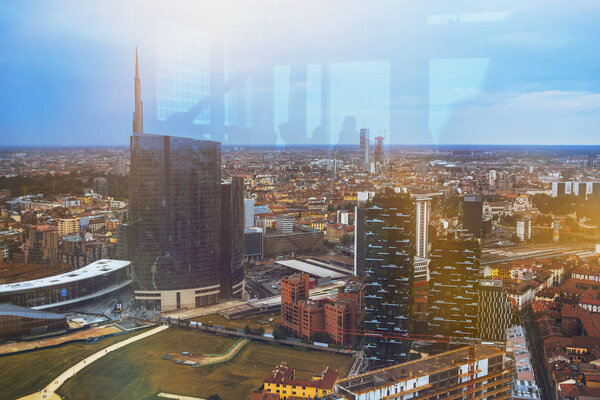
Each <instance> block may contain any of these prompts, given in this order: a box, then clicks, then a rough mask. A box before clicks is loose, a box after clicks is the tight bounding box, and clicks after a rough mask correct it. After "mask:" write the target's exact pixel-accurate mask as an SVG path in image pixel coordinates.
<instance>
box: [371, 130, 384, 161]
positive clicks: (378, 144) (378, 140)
mask: <svg viewBox="0 0 600 400" xmlns="http://www.w3.org/2000/svg"><path fill="white" fill-rule="evenodd" d="M384 142H385V137H383V136H376V137H375V154H374V157H373V158H374V159H375V162H376V163H379V164H383V155H384V153H383V143H384Z"/></svg>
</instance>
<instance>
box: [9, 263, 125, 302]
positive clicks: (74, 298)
mask: <svg viewBox="0 0 600 400" xmlns="http://www.w3.org/2000/svg"><path fill="white" fill-rule="evenodd" d="M132 279H133V278H132V273H131V266H130V263H129V262H128V261H120V260H104V259H103V260H98V261H95V262H93V263H91V264H89V265H86V266H85V267H83V268H80V269H76V270H74V271H70V272H66V273H64V274H60V275H53V276H49V277H47V278H42V279H36V280H31V281H25V282H17V283H9V284H5V285H0V304H2V303H11V304H14V305H17V306H22V307H27V308H33V309H35V310H44V309H48V308H54V307H63V306H67V305H71V304H75V303H79V302H83V301H87V300H91V299H95V298H97V297H100V296H104V295H106V294H109V293H112V292H114V291H117V290H120V289H122V288H124V287H126V286H127V285H129V284H131V282H132Z"/></svg>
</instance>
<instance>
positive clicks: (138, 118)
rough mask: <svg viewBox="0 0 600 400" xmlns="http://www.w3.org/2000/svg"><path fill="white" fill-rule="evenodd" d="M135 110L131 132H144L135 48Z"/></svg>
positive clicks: (142, 106)
mask: <svg viewBox="0 0 600 400" xmlns="http://www.w3.org/2000/svg"><path fill="white" fill-rule="evenodd" d="M134 85H135V88H134V90H135V111H134V112H133V133H142V132H144V103H143V102H142V88H141V85H140V69H139V66H138V51H137V47H136V48H135V84H134Z"/></svg>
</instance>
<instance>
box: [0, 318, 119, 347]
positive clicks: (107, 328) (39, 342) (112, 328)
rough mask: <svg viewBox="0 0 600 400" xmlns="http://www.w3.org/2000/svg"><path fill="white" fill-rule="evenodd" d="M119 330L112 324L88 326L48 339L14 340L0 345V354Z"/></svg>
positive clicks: (108, 333)
mask: <svg viewBox="0 0 600 400" xmlns="http://www.w3.org/2000/svg"><path fill="white" fill-rule="evenodd" d="M116 332H121V330H120V329H119V328H117V327H116V326H114V325H111V326H105V327H99V328H90V329H86V330H84V331H78V332H74V333H69V334H66V335H61V336H57V337H53V338H48V339H41V340H34V341H31V342H15V343H6V344H3V345H1V346H0V354H6V353H14V352H16V351H22V350H29V349H35V348H36V347H39V348H41V347H46V346H52V345H56V344H60V343H64V342H68V341H69V340H76V339H87V338H91V337H98V336H102V335H110V334H111V333H116Z"/></svg>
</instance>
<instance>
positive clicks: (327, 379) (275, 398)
mask: <svg viewBox="0 0 600 400" xmlns="http://www.w3.org/2000/svg"><path fill="white" fill-rule="evenodd" d="M337 377H338V373H337V372H336V371H335V370H333V369H331V368H329V367H327V368H325V369H324V370H322V371H319V372H317V373H316V374H314V375H313V376H312V378H311V379H310V380H308V379H306V380H304V379H297V378H296V371H295V370H294V369H293V368H292V367H290V366H289V365H287V364H286V363H285V362H283V363H281V364H279V365H278V366H276V367H275V368H274V369H273V371H271V372H270V373H269V375H268V376H267V377H266V378H265V380H264V383H263V387H262V389H261V390H259V391H257V392H255V393H252V395H251V396H250V400H266V399H268V400H279V399H281V400H286V399H290V400H291V399H294V400H303V399H307V400H308V399H315V398H320V397H322V396H327V395H328V394H330V393H331V391H332V389H333V385H334V384H335V381H336V379H337Z"/></svg>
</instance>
